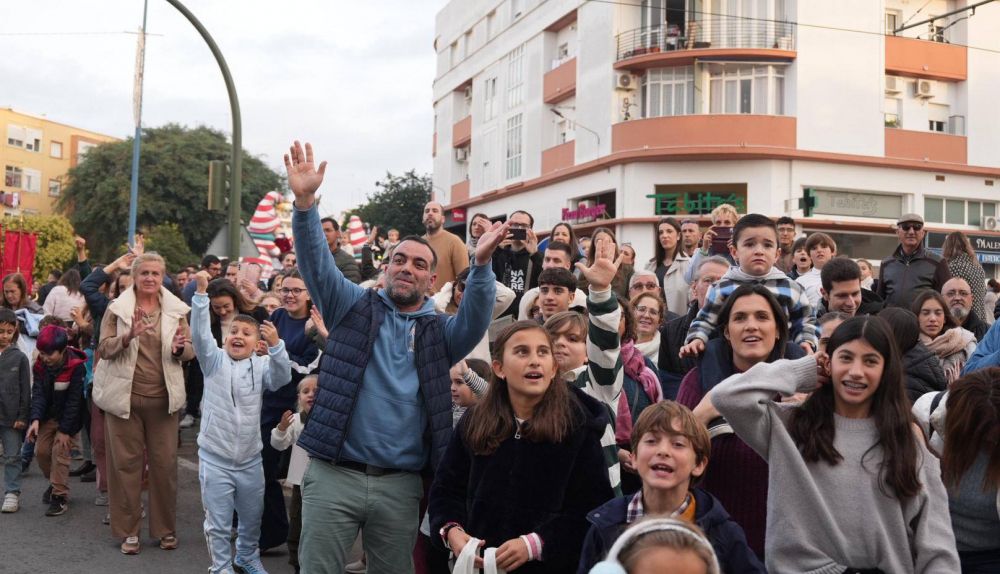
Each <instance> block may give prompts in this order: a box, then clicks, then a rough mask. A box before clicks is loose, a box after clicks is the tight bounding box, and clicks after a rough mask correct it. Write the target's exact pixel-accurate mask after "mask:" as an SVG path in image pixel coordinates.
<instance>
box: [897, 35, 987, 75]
mask: <svg viewBox="0 0 1000 574" xmlns="http://www.w3.org/2000/svg"><path fill="white" fill-rule="evenodd" d="M885 73H886V74H891V75H897V76H908V77H911V78H927V79H930V80H942V81H946V82H947V81H951V82H961V81H965V80H966V79H968V76H969V54H968V48H966V47H965V46H956V45H955V44H947V43H944V42H931V41H929V40H917V39H914V38H903V37H902V36H886V38H885Z"/></svg>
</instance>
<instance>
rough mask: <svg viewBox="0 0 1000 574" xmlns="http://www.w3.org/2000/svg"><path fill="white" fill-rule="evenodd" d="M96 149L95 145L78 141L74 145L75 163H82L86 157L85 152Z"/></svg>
mask: <svg viewBox="0 0 1000 574" xmlns="http://www.w3.org/2000/svg"><path fill="white" fill-rule="evenodd" d="M95 147H97V144H96V143H93V142H85V141H79V142H77V144H76V158H77V161H83V158H84V157H85V156H86V155H87V152H88V151H90V150H91V149H93V148H95Z"/></svg>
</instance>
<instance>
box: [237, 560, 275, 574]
mask: <svg viewBox="0 0 1000 574" xmlns="http://www.w3.org/2000/svg"><path fill="white" fill-rule="evenodd" d="M233 570H236V571H237V572H239V573H240V574H267V570H264V565H263V564H262V563H261V561H260V558H250V559H247V558H240V557H239V556H237V557H236V559H235V560H233Z"/></svg>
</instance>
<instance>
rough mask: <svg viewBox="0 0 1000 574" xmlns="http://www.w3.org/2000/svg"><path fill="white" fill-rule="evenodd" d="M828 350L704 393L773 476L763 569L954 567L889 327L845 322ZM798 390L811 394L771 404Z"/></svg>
mask: <svg viewBox="0 0 1000 574" xmlns="http://www.w3.org/2000/svg"><path fill="white" fill-rule="evenodd" d="M827 353H828V355H823V354H821V355H820V356H818V357H816V356H810V357H805V358H802V359H797V360H793V361H787V360H784V361H777V362H774V363H759V364H757V365H756V366H754V367H753V368H751V369H750V370H748V371H746V372H745V373H743V374H740V375H736V376H733V377H731V378H729V379H728V380H726V381H724V382H723V383H721V384H719V385H718V386H717V387H715V389H713V390H712V391H711V396H712V403H713V404H714V406H715V407H716V408H717V409H718V410H719V412H720V413H721V414H722V415H723V416H724V417H726V420H727V421H728V422H729V423H730V424H731V425H732V427H733V429H734V430H735V431H736V434H737V435H739V437H740V438H742V439H743V440H744V441H745V442H746V443H747V444H748V445H750V446H751V447H752V448H753V449H754V450H755V451H757V453H758V454H760V455H761V456H762V457H764V459H766V460H767V461H768V464H769V467H770V469H771V472H770V476H769V492H768V501H767V546H766V549H765V557H766V563H767V569H768V571H769V572H771V573H772V574H782V573H786V572H789V573H790V572H795V573H802V572H807V573H810V574H842V573H852V572H864V573H876V572H884V573H892V574H909V573H920V574H923V573H932V572H933V573H938V572H940V573H942V574H944V573H947V574H954V573H957V572H959V571H960V570H961V568H960V566H959V561H958V555H957V552H956V550H955V539H954V536H953V534H952V529H951V520H950V518H949V515H948V496H947V493H946V492H945V489H944V486H943V485H942V483H941V470H940V466H939V465H938V461H937V459H936V458H935V457H934V456H932V455H931V454H930V453H929V452H928V451H927V449H926V447H925V446H924V444H923V439H922V437H920V436H919V435H920V431H919V429H918V428H917V427H916V426H915V425H914V424H913V419H912V417H911V416H910V412H909V401H908V400H907V398H906V393H905V390H904V387H903V380H902V374H901V362H900V359H899V355H898V352H897V351H896V348H895V343H894V342H893V338H892V334H891V332H890V330H889V328H888V326H887V324H886V323H885V322H884V321H883V320H881V319H878V318H877V317H856V318H853V319H850V320H848V321H846V322H845V323H843V324H842V325H841V326H840V327H838V328H837V330H836V331H835V332H834V334H833V336H832V337H831V339H830V342H829V343H828V344H827ZM817 385H820V386H819V387H818V388H817ZM796 392H812V395H811V396H810V397H809V398H808V399H807V400H806V401H805V402H804V403H801V404H797V403H794V402H793V403H787V402H776V401H775V398H776V396H777V395H779V394H780V395H782V396H790V395H792V394H794V393H796Z"/></svg>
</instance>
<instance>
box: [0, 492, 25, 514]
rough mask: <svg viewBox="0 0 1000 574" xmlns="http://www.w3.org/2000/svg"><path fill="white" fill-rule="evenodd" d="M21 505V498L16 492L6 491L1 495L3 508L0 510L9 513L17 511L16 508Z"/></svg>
mask: <svg viewBox="0 0 1000 574" xmlns="http://www.w3.org/2000/svg"><path fill="white" fill-rule="evenodd" d="M20 507H21V499H20V497H19V495H18V494H17V493H16V492H8V493H7V494H6V495H5V496H4V497H3V508H2V509H0V512H4V513H8V514H9V513H11V512H17V509H18V508H20Z"/></svg>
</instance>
